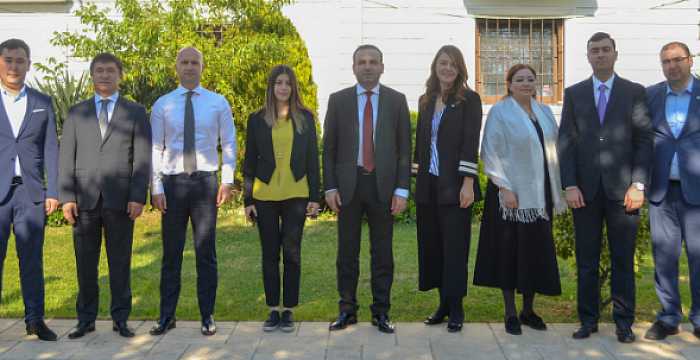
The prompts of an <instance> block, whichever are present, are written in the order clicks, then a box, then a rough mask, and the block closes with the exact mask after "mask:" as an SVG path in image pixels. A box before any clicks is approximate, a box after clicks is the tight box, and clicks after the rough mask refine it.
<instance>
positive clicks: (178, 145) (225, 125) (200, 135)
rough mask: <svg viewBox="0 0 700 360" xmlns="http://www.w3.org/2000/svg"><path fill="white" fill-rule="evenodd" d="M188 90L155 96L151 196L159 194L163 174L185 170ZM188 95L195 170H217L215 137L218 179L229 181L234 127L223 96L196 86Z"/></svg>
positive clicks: (231, 172)
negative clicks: (193, 130) (190, 103)
mask: <svg viewBox="0 0 700 360" xmlns="http://www.w3.org/2000/svg"><path fill="white" fill-rule="evenodd" d="M188 91H189V90H188V89H186V88H184V87H182V86H178V88H177V89H175V90H173V91H171V92H169V93H167V94H165V95H163V96H161V97H160V98H158V100H157V101H156V103H155V104H153V110H152V112H151V130H152V134H153V184H152V185H153V188H152V193H153V194H154V195H158V194H162V193H163V182H162V176H163V175H177V174H182V173H184V172H185V170H184V164H183V157H184V155H183V147H184V135H185V134H184V127H185V102H186V99H187V92H188ZM193 91H194V94H193V95H192V108H193V110H194V124H195V125H194V127H195V136H194V143H195V158H196V162H197V169H196V170H197V171H216V170H218V167H219V165H218V163H219V155H218V152H217V145H218V140H220V141H221V155H222V164H221V182H222V183H224V184H233V173H234V170H235V169H236V130H235V128H234V126H233V115H232V113H231V106H230V105H229V103H228V101H227V100H226V98H224V97H223V96H222V95H219V94H217V93H215V92H212V91H209V90H207V89H204V88H203V87H201V86H197V87H196V88H195V89H194V90H193Z"/></svg>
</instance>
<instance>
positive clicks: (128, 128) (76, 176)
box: [59, 96, 151, 211]
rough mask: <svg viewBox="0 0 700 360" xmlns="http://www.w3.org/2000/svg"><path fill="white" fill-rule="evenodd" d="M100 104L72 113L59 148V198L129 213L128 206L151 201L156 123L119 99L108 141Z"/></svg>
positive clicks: (91, 101) (88, 104)
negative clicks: (148, 196) (99, 117)
mask: <svg viewBox="0 0 700 360" xmlns="http://www.w3.org/2000/svg"><path fill="white" fill-rule="evenodd" d="M95 109H96V107H95V100H94V98H93V97H91V98H90V99H88V100H85V101H83V102H81V103H78V104H77V105H75V106H73V107H72V108H71V109H70V110H69V111H68V118H67V119H66V121H65V123H64V124H63V133H62V135H61V147H60V170H59V199H60V200H61V202H64V203H65V202H68V201H73V202H77V203H78V207H79V208H80V209H81V210H90V209H94V208H95V206H97V201H98V200H99V198H100V195H101V196H102V201H103V207H105V208H108V209H115V210H124V211H126V206H127V202H137V203H141V204H145V203H146V192H147V191H148V184H149V183H150V179H151V178H150V176H151V125H150V123H149V122H148V117H147V116H146V109H145V108H144V107H143V106H142V105H140V104H137V103H135V102H132V101H129V100H126V99H124V97H122V96H119V98H118V99H117V103H116V104H115V106H114V112H113V113H112V119H111V120H110V121H109V126H108V127H107V134H106V135H105V138H104V140H102V138H101V137H100V127H99V124H98V122H97V113H96V110H95Z"/></svg>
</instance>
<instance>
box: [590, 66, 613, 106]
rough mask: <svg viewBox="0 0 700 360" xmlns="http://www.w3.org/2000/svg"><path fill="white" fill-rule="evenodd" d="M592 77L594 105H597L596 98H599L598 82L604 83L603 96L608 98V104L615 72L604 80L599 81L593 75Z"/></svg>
mask: <svg viewBox="0 0 700 360" xmlns="http://www.w3.org/2000/svg"><path fill="white" fill-rule="evenodd" d="M592 78H593V101H595V106H598V98H600V89H599V88H600V84H605V87H606V88H607V89H606V90H605V98H606V99H607V100H608V104H610V94H612V87H613V82H614V81H615V73H613V74H612V76H611V77H610V79H608V80H607V81H605V82H602V81H600V80H599V79H598V78H597V77H595V75H593V76H592Z"/></svg>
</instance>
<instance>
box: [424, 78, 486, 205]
mask: <svg viewBox="0 0 700 360" xmlns="http://www.w3.org/2000/svg"><path fill="white" fill-rule="evenodd" d="M464 95H465V99H464V100H457V101H456V100H455V99H454V98H452V97H451V98H449V99H448V101H447V103H446V104H445V110H444V112H443V113H442V119H441V120H440V127H439V128H438V141H437V147H438V157H439V165H438V167H439V169H438V170H439V174H440V176H439V177H438V184H439V193H438V198H437V199H435V201H437V202H438V203H439V204H442V205H453V204H459V190H460V188H461V187H462V181H463V179H464V177H465V176H469V177H472V178H474V200H475V201H478V200H480V199H481V190H480V188H479V173H478V171H479V170H478V165H477V164H478V163H479V158H478V156H479V155H478V152H479V136H480V134H481V119H482V110H481V98H480V97H479V94H477V93H476V92H474V91H471V90H467V92H466V93H465V94H464ZM434 111H435V98H433V99H431V100H430V102H429V103H428V106H427V107H426V108H425V109H420V110H419V111H418V127H417V129H416V147H415V149H414V154H413V161H414V164H415V165H414V166H417V167H418V173H417V176H416V195H415V196H416V202H417V203H419V204H421V203H423V204H425V203H429V202H430V201H431V199H430V189H429V184H430V180H429V177H430V172H429V170H430V144H431V133H432V122H433V112H434Z"/></svg>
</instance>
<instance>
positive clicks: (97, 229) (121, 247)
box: [73, 198, 134, 322]
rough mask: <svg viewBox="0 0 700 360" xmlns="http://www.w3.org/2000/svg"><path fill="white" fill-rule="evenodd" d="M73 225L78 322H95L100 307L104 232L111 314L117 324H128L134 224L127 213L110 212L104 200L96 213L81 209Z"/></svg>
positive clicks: (120, 210)
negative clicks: (121, 322) (104, 204)
mask: <svg viewBox="0 0 700 360" xmlns="http://www.w3.org/2000/svg"><path fill="white" fill-rule="evenodd" d="M78 210H79V212H78V218H77V219H76V223H75V225H73V245H74V247H75V264H76V268H77V272H78V299H77V301H76V306H75V307H76V311H77V313H78V321H82V322H92V321H95V319H96V318H97V311H98V307H99V287H98V266H99V262H100V251H101V247H102V233H103V230H104V238H105V250H106V252H107V265H108V266H109V288H110V291H111V294H112V303H111V305H110V313H111V315H112V320H114V321H126V320H127V319H128V318H129V313H130V312H131V247H132V243H133V235H134V221H133V220H131V219H130V218H129V215H128V214H127V213H126V209H119V210H117V209H107V208H105V207H104V206H103V203H102V199H101V198H100V200H99V201H98V202H97V206H95V208H94V209H90V210H84V209H80V208H78Z"/></svg>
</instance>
